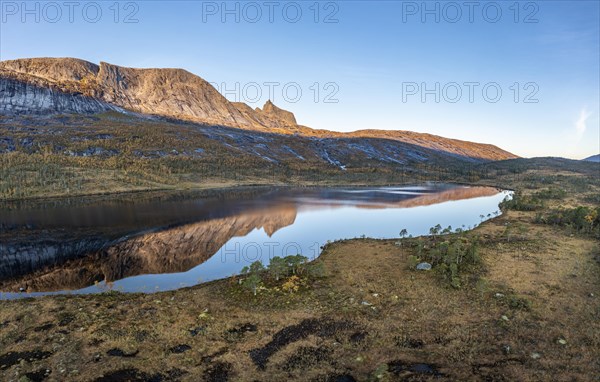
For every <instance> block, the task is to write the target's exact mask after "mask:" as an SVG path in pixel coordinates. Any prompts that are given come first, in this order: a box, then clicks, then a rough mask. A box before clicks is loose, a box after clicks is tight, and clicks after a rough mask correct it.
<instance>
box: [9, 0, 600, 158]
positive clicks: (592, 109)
mask: <svg viewBox="0 0 600 382" xmlns="http://www.w3.org/2000/svg"><path fill="white" fill-rule="evenodd" d="M36 4H37V5H36ZM75 4H76V5H74V6H73V8H69V7H68V6H65V5H64V3H63V2H60V1H59V2H55V3H49V2H33V1H30V2H27V5H26V6H27V7H28V8H27V10H25V9H24V8H23V3H22V2H21V1H5V0H2V1H1V10H2V15H1V20H0V28H1V29H0V32H1V33H0V59H2V60H6V59H14V58H22V57H41V56H44V57H67V56H68V57H78V58H83V59H86V60H89V61H93V62H99V61H107V62H111V63H114V64H118V65H123V66H132V67H180V68H185V69H187V70H189V71H191V72H193V73H195V74H198V75H200V76H201V77H203V78H204V79H206V80H208V81H210V82H213V83H215V84H216V86H217V87H218V88H219V89H220V90H221V91H222V92H224V93H226V96H227V97H228V98H229V99H231V100H241V101H246V102H247V103H249V104H250V105H251V106H262V104H263V103H264V102H265V101H266V100H267V98H273V100H274V102H275V103H276V104H277V105H279V106H281V107H283V108H286V109H289V110H291V111H293V112H294V113H295V114H296V117H297V119H298V121H299V122H300V123H302V124H305V125H307V126H310V127H313V128H322V129H330V130H339V131H352V130H358V129H398V130H412V131H418V132H427V133H432V134H438V135H443V136H447V137H452V138H458V139H465V140H473V141H480V142H486V143H493V144H496V145H498V146H500V147H502V148H505V149H507V150H509V151H511V152H514V153H515V154H518V155H521V156H527V157H530V156H564V157H570V158H576V159H579V158H583V157H586V156H590V155H593V154H598V153H599V152H600V110H599V104H600V97H599V89H600V78H599V76H600V42H599V39H600V28H599V19H600V9H599V2H598V1H594V0H590V1H537V2H528V1H523V2H518V3H515V2H513V1H508V2H507V1H496V2H487V1H483V2H472V3H471V4H473V5H471V6H468V5H465V4H466V2H462V1H457V2H447V1H443V2H436V1H428V2H426V3H424V2H421V1H418V2H410V1H338V2H330V1H321V2H315V1H312V0H310V1H296V2H287V1H283V2H280V1H272V2H267V1H257V2H251V1H250V2H248V1H246V2H236V1H229V2H226V3H224V2H222V1H217V2H210V1H209V2H207V1H204V2H202V1H169V2H166V1H138V2H128V1H123V2H119V3H118V7H115V1H97V2H95V3H94V2H88V1H81V2H75ZM515 4H516V5H515ZM117 9H118V12H117ZM98 10H100V11H101V12H102V14H101V15H100V14H98V13H97V11H98ZM25 11H27V12H25ZM59 12H60V13H59ZM258 12H260V13H261V14H260V15H259V13H258ZM299 12H301V14H300V13H299ZM459 12H460V13H459ZM498 12H500V13H498ZM36 17H38V18H39V19H38V20H36ZM436 17H437V20H436ZM70 18H71V19H72V20H70ZM236 18H238V19H237V20H236ZM71 21H72V22H71ZM126 21H131V22H126ZM236 84H237V85H236ZM436 84H437V85H436ZM224 88H225V90H226V91H224ZM317 89H318V90H317ZM424 89H426V90H429V91H424ZM484 89H485V92H484ZM259 90H260V92H259ZM298 90H300V91H301V93H302V94H301V95H300V94H299V93H298ZM498 90H500V91H501V95H500V94H499V93H497V92H498ZM459 92H460V95H459ZM269 94H270V97H269ZM436 96H437V97H438V98H439V100H437V101H438V102H436ZM470 96H472V99H470ZM471 101H472V102H471Z"/></svg>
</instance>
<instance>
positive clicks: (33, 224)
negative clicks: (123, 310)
mask: <svg viewBox="0 0 600 382" xmlns="http://www.w3.org/2000/svg"><path fill="white" fill-rule="evenodd" d="M510 194H511V193H510V192H509V191H503V190H499V189H496V188H492V187H468V186H458V185H449V184H424V185H418V186H402V187H372V188H347V187H346V188H247V189H234V190H213V191H204V192H197V193H173V194H147V195H145V194H139V195H135V194H133V195H132V194H129V195H125V196H112V197H99V198H89V199H65V200H53V201H51V202H50V201H45V202H43V203H42V202H26V203H18V204H14V203H13V204H6V203H5V204H4V205H1V206H0V298H1V299H11V298H20V297H29V296H37V295H43V294H64V293H99V292H104V291H107V290H118V291H122V292H155V291H164V290H172V289H177V288H181V287H186V286H192V285H196V284H199V283H203V282H207V281H211V280H216V279H220V278H224V277H228V276H231V275H234V274H237V273H239V272H240V270H241V269H242V268H243V267H244V266H246V265H248V264H250V263H252V262H254V261H256V260H259V261H262V262H263V263H264V264H265V265H266V264H268V262H269V260H270V259H271V258H272V257H273V256H281V257H283V256H286V255H295V254H302V255H303V256H306V257H308V258H309V259H314V258H316V257H317V256H319V254H320V252H321V247H322V246H323V245H325V244H326V243H327V242H329V241H335V240H340V239H350V238H358V237H370V238H385V239H390V238H397V237H399V232H400V231H401V230H402V229H406V230H407V231H408V233H409V234H410V235H413V236H420V235H426V234H428V233H429V229H430V228H431V227H433V226H435V225H437V224H439V225H441V226H442V227H444V228H445V227H448V226H451V227H452V228H453V229H457V228H461V229H465V230H466V229H471V228H473V227H475V226H477V225H478V224H480V223H481V222H483V221H485V220H487V219H490V218H493V217H495V216H497V215H499V214H500V211H499V208H498V204H499V203H500V202H501V201H502V200H503V199H504V198H505V197H507V196H509V195H510Z"/></svg>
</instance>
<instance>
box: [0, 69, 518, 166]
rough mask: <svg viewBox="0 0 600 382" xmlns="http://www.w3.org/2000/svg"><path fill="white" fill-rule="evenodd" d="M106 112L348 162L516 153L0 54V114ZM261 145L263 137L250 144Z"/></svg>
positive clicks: (148, 76)
mask: <svg viewBox="0 0 600 382" xmlns="http://www.w3.org/2000/svg"><path fill="white" fill-rule="evenodd" d="M106 112H118V113H122V114H131V113H132V112H133V113H136V114H138V115H141V116H142V117H143V116H144V115H146V116H153V117H159V118H168V119H171V120H172V119H175V120H179V121H187V122H193V123H198V124H203V125H210V126H216V127H219V126H221V127H223V128H225V127H232V128H236V129H243V130H247V131H248V130H249V131H254V132H260V133H275V134H280V135H295V136H300V137H306V138H307V139H308V140H307V141H306V142H305V146H311V145H313V146H314V145H316V147H317V148H316V149H314V150H312V151H313V153H314V155H316V156H318V157H320V158H321V160H324V161H326V162H327V163H329V164H331V165H334V166H337V167H341V168H345V167H346V165H347V163H348V162H350V161H349V160H348V159H347V158H342V157H355V158H358V157H366V158H369V159H373V160H376V161H383V162H387V163H391V164H393V163H397V164H401V163H406V162H407V160H416V161H421V162H424V161H427V160H428V158H430V157H431V155H430V153H431V152H432V151H433V152H437V153H439V154H441V155H442V156H448V157H450V158H451V159H453V160H454V159H459V160H465V161H468V162H486V161H496V160H505V159H512V158H517V156H516V155H514V154H511V153H509V152H507V151H505V150H502V149H500V148H498V147H496V146H493V145H489V144H481V143H474V142H468V141H461V140H456V139H449V138H444V137H439V136H435V135H430V134H421V133H414V132H410V131H381V130H362V131H357V132H353V133H339V132H333V131H327V130H314V129H311V128H309V127H306V126H302V125H300V124H298V123H297V122H296V118H295V116H294V114H292V113H291V112H289V111H286V110H283V109H280V108H278V107H277V106H275V105H274V104H273V103H272V102H271V101H268V102H267V103H266V104H265V105H264V107H263V108H262V109H261V108H255V109H252V108H251V107H250V106H248V105H246V104H244V103H241V102H229V101H228V100H227V99H226V98H225V97H224V96H223V95H221V94H220V93H219V92H218V91H217V90H216V89H215V88H214V87H213V86H212V85H210V84H209V83H208V82H207V81H205V80H204V79H202V78H200V77H198V76H196V75H194V74H192V73H190V72H188V71H186V70H183V69H134V68H126V67H121V66H117V65H113V64H109V63H105V62H101V63H100V64H99V65H96V64H94V63H91V62H87V61H84V60H79V59H75V58H33V59H19V60H11V61H2V62H0V114H4V115H21V116H32V117H35V116H40V115H41V116H43V115H49V114H50V115H60V114H100V113H106ZM311 140H319V143H318V144H316V143H315V142H316V141H311ZM339 140H343V142H348V143H349V144H348V145H344V150H343V153H338V154H336V151H338V147H337V146H339V145H338V143H339ZM373 142H375V143H377V142H378V143H377V144H374V143H373ZM7 145H8V143H7ZM407 145H408V146H410V148H411V149H410V150H407V147H408V146H407ZM234 146H235V144H234ZM263 146H264V145H263ZM261 147H262V146H260V145H256V147H252V148H251V150H250V151H251V152H253V151H256V150H262V149H261ZM418 148H422V149H424V150H426V152H422V153H419V150H415V149H418ZM284 151H285V150H284ZM261 155H263V157H267V155H264V154H261ZM336 155H337V156H338V157H337V158H336ZM450 158H449V159H450ZM271 159H272V160H278V158H271Z"/></svg>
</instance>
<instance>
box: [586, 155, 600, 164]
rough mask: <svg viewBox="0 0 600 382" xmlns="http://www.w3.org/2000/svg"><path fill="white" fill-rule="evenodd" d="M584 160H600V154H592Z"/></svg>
mask: <svg viewBox="0 0 600 382" xmlns="http://www.w3.org/2000/svg"><path fill="white" fill-rule="evenodd" d="M584 161H588V162H600V154H598V155H592V156H591V157H589V158H585V159H584Z"/></svg>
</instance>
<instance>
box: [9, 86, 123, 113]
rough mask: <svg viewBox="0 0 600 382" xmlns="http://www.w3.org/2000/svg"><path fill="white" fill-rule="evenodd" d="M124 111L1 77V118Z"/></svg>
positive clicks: (72, 94)
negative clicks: (11, 115) (5, 115)
mask: <svg viewBox="0 0 600 382" xmlns="http://www.w3.org/2000/svg"><path fill="white" fill-rule="evenodd" d="M111 110H112V111H122V110H121V108H119V107H117V106H114V105H111V104H108V103H106V102H102V101H100V100H98V99H96V98H92V97H87V96H84V95H81V94H77V93H64V92H61V91H56V90H54V89H53V88H51V87H43V86H38V85H36V84H35V83H30V82H25V81H18V80H14V79H11V78H2V77H0V114H47V113H76V114H90V113H102V112H106V111H111Z"/></svg>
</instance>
